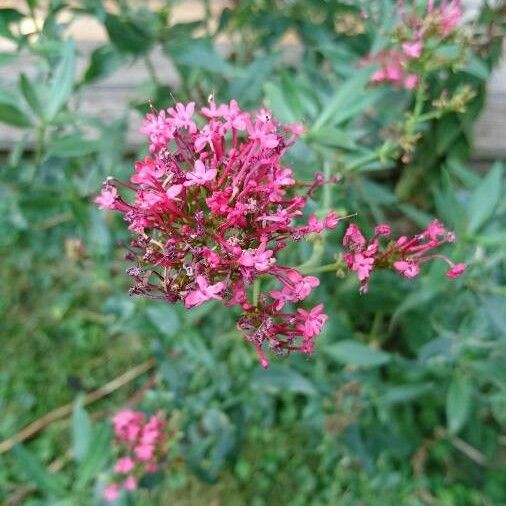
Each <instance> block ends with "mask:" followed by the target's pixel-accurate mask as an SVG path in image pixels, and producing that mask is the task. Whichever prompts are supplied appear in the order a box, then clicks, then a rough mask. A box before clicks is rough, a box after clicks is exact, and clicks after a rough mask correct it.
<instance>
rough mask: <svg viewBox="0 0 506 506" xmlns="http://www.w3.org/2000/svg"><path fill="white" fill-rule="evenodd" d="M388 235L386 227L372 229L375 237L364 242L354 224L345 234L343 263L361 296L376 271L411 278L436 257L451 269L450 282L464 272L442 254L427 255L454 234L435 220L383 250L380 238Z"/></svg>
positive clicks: (392, 242)
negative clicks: (390, 270)
mask: <svg viewBox="0 0 506 506" xmlns="http://www.w3.org/2000/svg"><path fill="white" fill-rule="evenodd" d="M390 234H391V229H390V226H389V225H378V226H377V227H376V228H375V229H374V236H373V237H372V238H371V239H369V240H366V238H365V237H364V235H363V234H362V232H361V230H360V228H359V227H357V225H355V224H353V223H352V224H350V225H349V226H348V228H347V230H346V233H345V234H344V237H343V246H344V248H345V250H346V253H345V255H344V260H345V262H346V264H347V265H348V267H349V268H350V269H351V270H352V271H354V272H356V273H357V277H358V279H359V281H360V284H361V286H360V292H361V293H365V292H366V291H367V287H368V283H369V277H370V276H371V274H372V272H373V270H374V269H376V268H393V269H394V270H396V271H397V272H399V273H400V274H402V275H403V276H404V277H405V278H414V277H416V276H418V274H419V273H420V265H421V264H422V263H424V262H427V261H429V260H434V259H436V258H439V259H441V260H444V261H445V262H446V263H447V264H448V265H449V266H450V270H449V271H448V272H447V273H446V276H447V277H448V278H450V279H454V278H458V277H459V276H460V275H461V274H462V273H463V272H464V271H465V269H466V266H465V264H463V263H458V264H454V263H453V262H452V261H451V260H450V259H448V258H447V257H446V256H444V255H441V254H435V253H430V252H431V251H432V250H434V249H436V248H438V247H440V246H441V245H443V244H445V243H449V242H454V241H455V234H454V233H453V232H448V231H447V230H446V229H445V227H444V226H443V225H442V224H441V223H439V222H438V221H437V220H435V221H433V222H432V223H430V224H429V226H428V227H427V228H426V229H425V230H424V231H423V232H422V233H421V234H418V235H415V236H413V237H411V238H408V237H406V236H401V237H399V238H398V239H397V240H395V241H390V242H389V243H388V244H387V245H386V246H385V247H383V248H382V247H381V244H380V239H381V238H382V237H388V236H389V235H390Z"/></svg>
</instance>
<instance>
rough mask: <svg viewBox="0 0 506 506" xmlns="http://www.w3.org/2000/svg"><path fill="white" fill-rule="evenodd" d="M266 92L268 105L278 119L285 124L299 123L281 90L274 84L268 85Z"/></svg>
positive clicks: (266, 85)
mask: <svg viewBox="0 0 506 506" xmlns="http://www.w3.org/2000/svg"><path fill="white" fill-rule="evenodd" d="M264 90H265V97H266V99H267V104H268V106H269V107H270V109H272V112H273V113H274V115H275V116H276V117H277V118H279V119H280V120H281V121H283V122H285V123H290V122H294V121H297V118H296V116H295V115H294V113H293V111H292V109H291V108H290V107H289V105H288V104H287V102H286V97H285V96H284V94H283V92H282V91H281V88H279V87H278V86H277V85H275V84H273V83H266V84H265V85H264Z"/></svg>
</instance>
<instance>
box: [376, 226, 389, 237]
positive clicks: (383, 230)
mask: <svg viewBox="0 0 506 506" xmlns="http://www.w3.org/2000/svg"><path fill="white" fill-rule="evenodd" d="M391 233H392V228H391V227H390V225H387V224H385V223H382V224H380V225H376V227H375V228H374V235H384V236H389V235H390V234H391Z"/></svg>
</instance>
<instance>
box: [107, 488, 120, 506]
mask: <svg viewBox="0 0 506 506" xmlns="http://www.w3.org/2000/svg"><path fill="white" fill-rule="evenodd" d="M119 492H120V488H119V485H118V484H117V483H111V484H110V485H107V487H105V490H104V499H105V500H106V501H107V502H114V501H116V500H117V499H118V497H119Z"/></svg>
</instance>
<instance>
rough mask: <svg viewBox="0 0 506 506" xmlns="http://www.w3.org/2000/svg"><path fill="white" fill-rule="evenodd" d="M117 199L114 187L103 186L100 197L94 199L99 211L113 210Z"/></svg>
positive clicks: (116, 191)
mask: <svg viewBox="0 0 506 506" xmlns="http://www.w3.org/2000/svg"><path fill="white" fill-rule="evenodd" d="M117 199H118V190H116V188H115V187H114V186H104V188H102V191H101V192H100V195H98V196H97V197H95V200H94V202H95V204H97V206H98V207H99V209H115V207H116V202H117Z"/></svg>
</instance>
